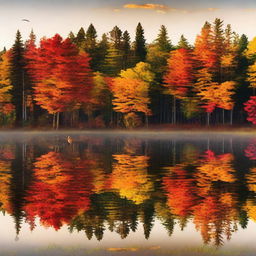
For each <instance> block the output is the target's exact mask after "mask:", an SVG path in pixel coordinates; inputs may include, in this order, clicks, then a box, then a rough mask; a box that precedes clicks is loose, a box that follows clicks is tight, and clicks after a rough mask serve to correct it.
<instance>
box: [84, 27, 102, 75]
mask: <svg viewBox="0 0 256 256" xmlns="http://www.w3.org/2000/svg"><path fill="white" fill-rule="evenodd" d="M96 40H97V32H96V29H95V27H94V26H93V25H92V24H90V26H89V27H88V29H87V31H86V35H85V45H84V50H85V51H86V52H87V53H88V54H89V56H90V57H91V61H90V65H91V68H92V70H94V71H96V69H97V67H98V64H99V59H98V56H97V51H98V48H97V47H98V46H97V41H96Z"/></svg>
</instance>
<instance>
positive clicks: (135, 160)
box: [111, 155, 153, 204]
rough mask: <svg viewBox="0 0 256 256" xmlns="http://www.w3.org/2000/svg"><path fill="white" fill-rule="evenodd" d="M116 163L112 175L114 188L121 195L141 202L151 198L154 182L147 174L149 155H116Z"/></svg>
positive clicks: (138, 202) (137, 202)
mask: <svg viewBox="0 0 256 256" xmlns="http://www.w3.org/2000/svg"><path fill="white" fill-rule="evenodd" d="M114 159H115V161H116V162H115V163H114V165H113V172H112V175H111V180H112V189H115V190H117V191H118V192H119V194H120V196H121V197H124V198H127V199H129V200H132V201H134V202H135V203H136V204H141V203H143V201H145V200H147V199H149V198H150V191H152V190H153V184H152V182H151V181H150V180H149V177H148V174H147V167H148V159H149V158H148V157H147V156H135V155H114Z"/></svg>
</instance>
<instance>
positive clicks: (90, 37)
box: [85, 24, 97, 49]
mask: <svg viewBox="0 0 256 256" xmlns="http://www.w3.org/2000/svg"><path fill="white" fill-rule="evenodd" d="M96 39H97V32H96V29H95V27H94V26H93V24H90V26H89V27H88V29H87V31H86V34H85V42H86V45H85V47H86V49H87V48H88V49H93V48H96Z"/></svg>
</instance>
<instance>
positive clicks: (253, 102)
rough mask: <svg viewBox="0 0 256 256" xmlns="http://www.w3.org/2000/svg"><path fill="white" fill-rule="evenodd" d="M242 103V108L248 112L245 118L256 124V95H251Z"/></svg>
mask: <svg viewBox="0 0 256 256" xmlns="http://www.w3.org/2000/svg"><path fill="white" fill-rule="evenodd" d="M244 105H245V108H244V110H245V111H246V112H247V114H248V117H247V120H248V121H249V122H252V123H253V124H256V96H251V97H250V99H249V100H248V101H247V102H246V103H245V104H244Z"/></svg>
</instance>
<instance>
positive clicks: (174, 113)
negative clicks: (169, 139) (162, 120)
mask: <svg viewBox="0 0 256 256" xmlns="http://www.w3.org/2000/svg"><path fill="white" fill-rule="evenodd" d="M172 124H176V98H175V96H173V115H172Z"/></svg>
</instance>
